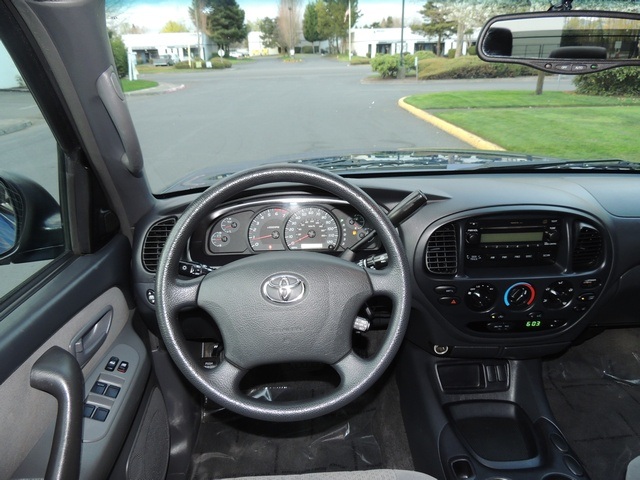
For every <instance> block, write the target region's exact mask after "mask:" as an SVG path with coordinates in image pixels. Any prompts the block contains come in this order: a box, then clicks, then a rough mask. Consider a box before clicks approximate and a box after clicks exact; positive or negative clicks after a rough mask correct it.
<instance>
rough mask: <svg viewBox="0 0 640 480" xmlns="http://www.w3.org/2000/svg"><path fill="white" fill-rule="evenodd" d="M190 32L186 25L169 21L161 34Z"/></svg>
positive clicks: (161, 30)
mask: <svg viewBox="0 0 640 480" xmlns="http://www.w3.org/2000/svg"><path fill="white" fill-rule="evenodd" d="M188 31H189V29H188V28H187V26H186V25H185V24H184V23H181V22H176V21H174V20H169V21H168V22H167V23H165V24H164V27H162V28H161V29H160V33H180V32H188Z"/></svg>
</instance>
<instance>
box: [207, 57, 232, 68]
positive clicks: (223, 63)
mask: <svg viewBox="0 0 640 480" xmlns="http://www.w3.org/2000/svg"><path fill="white" fill-rule="evenodd" d="M209 61H210V62H211V68H213V69H215V70H222V69H224V68H231V62H230V61H229V60H227V59H226V58H220V57H211V58H210V59H209ZM205 66H206V65H205Z"/></svg>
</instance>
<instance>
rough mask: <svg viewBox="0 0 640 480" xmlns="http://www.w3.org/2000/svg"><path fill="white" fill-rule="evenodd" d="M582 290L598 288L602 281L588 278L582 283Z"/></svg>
mask: <svg viewBox="0 0 640 480" xmlns="http://www.w3.org/2000/svg"><path fill="white" fill-rule="evenodd" d="M581 286H582V288H597V287H599V286H600V280H599V279H597V278H587V279H586V280H583V281H582V283H581Z"/></svg>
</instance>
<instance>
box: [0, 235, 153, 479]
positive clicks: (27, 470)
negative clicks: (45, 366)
mask: <svg viewBox="0 0 640 480" xmlns="http://www.w3.org/2000/svg"><path fill="white" fill-rule="evenodd" d="M129 258H130V249H129V247H128V244H127V242H126V241H125V240H124V239H123V238H120V237H116V239H114V240H113V241H112V242H111V244H109V245H107V246H106V247H104V248H103V249H102V250H101V251H100V252H98V253H96V254H93V255H89V256H84V257H78V258H76V259H74V260H73V261H71V262H69V263H68V264H67V265H66V266H65V267H64V268H62V269H61V270H60V271H59V272H58V273H57V275H55V277H54V278H51V279H50V281H49V283H47V284H46V285H44V286H43V287H42V288H40V289H39V290H38V292H37V293H36V294H34V295H32V296H30V297H29V298H28V299H27V300H26V301H25V302H24V303H23V304H22V305H21V306H20V307H19V308H16V309H15V310H14V311H13V312H11V313H10V314H8V315H7V317H6V318H4V319H3V321H2V322H0V338H1V340H0V358H2V362H3V368H2V372H3V373H4V372H8V371H10V370H11V372H10V373H9V375H8V376H6V377H4V376H3V381H2V384H1V385H0V416H1V417H0V418H2V419H3V428H2V429H1V430H0V443H1V444H2V445H3V462H1V463H0V478H34V477H43V476H44V473H45V471H46V466H47V462H48V459H49V454H50V451H51V445H52V436H53V428H54V425H55V421H56V414H57V402H56V400H55V399H54V398H53V397H52V396H50V395H48V394H46V393H43V392H41V391H38V390H36V389H34V388H32V387H31V386H30V381H29V379H30V372H31V368H32V366H33V364H34V362H35V361H36V360H38V358H40V356H41V355H42V354H43V353H44V352H45V351H47V350H48V349H49V348H51V347H52V346H58V347H61V348H63V349H65V350H68V351H70V352H71V353H72V354H78V353H79V352H76V349H77V345H76V343H77V337H78V335H79V334H82V333H83V332H86V331H87V330H91V328H92V326H94V325H95V324H96V322H98V323H99V321H100V320H101V319H103V318H104V317H105V315H107V316H108V317H109V318H110V322H109V326H108V329H107V330H106V333H105V335H104V336H102V335H100V336H101V337H103V338H101V339H100V340H101V343H100V345H99V346H98V347H97V348H95V349H94V351H93V352H92V355H91V356H90V357H88V358H85V362H84V363H85V365H84V367H83V368H82V373H83V377H84V381H85V385H84V401H85V403H86V404H91V405H93V406H94V409H95V410H96V411H97V409H98V408H100V409H102V410H101V411H104V410H107V411H108V413H107V415H106V418H104V419H102V418H100V417H96V418H85V419H84V425H83V445H82V461H81V478H105V477H106V476H107V475H108V474H109V472H110V471H111V469H112V468H113V465H114V463H115V461H116V458H117V455H118V454H119V452H120V450H121V449H122V446H123V444H124V442H125V440H126V437H127V435H128V434H129V430H130V428H131V425H132V420H133V418H134V416H135V414H136V412H137V410H138V407H139V404H140V401H141V399H142V397H143V393H144V390H145V386H146V384H147V380H148V378H149V371H150V359H149V355H148V353H147V351H146V349H145V345H144V344H143V342H142V340H141V339H140V337H139V336H138V335H137V334H136V333H135V331H134V329H133V318H134V310H133V309H132V307H131V304H130V302H129V301H128V299H127V294H126V293H125V292H126V291H127V290H126V285H127V284H128V274H129V269H128V262H129ZM80 272H84V273H80ZM54 291H55V292H56V293H53V292H54ZM70 312H75V313H73V314H72V313H70ZM16 325H22V326H23V328H22V329H19V328H16ZM9 329H11V331H10V332H8V330H9ZM48 330H54V331H53V333H52V334H50V335H49V336H47V338H44V339H43V338H42V336H43V335H42V334H43V331H45V332H46V331H48ZM8 340H11V341H8ZM112 357H117V358H118V362H117V365H116V367H115V369H114V371H109V370H106V369H105V367H107V364H108V363H109V360H110V359H111V358H112ZM122 362H126V366H127V368H126V371H125V372H119V371H118V367H119V366H120V365H121V364H122ZM97 382H101V383H106V384H107V386H108V387H111V389H110V390H109V394H110V395H111V396H107V395H106V393H107V392H106V389H105V391H104V392H102V393H92V392H91V390H92V389H93V388H94V386H95V385H96V383H97ZM114 393H116V395H115V397H114ZM92 414H95V412H92ZM85 415H86V412H85Z"/></svg>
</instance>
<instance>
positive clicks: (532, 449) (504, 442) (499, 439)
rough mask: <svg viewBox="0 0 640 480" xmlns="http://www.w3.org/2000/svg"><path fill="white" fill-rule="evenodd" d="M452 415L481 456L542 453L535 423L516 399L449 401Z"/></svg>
mask: <svg viewBox="0 0 640 480" xmlns="http://www.w3.org/2000/svg"><path fill="white" fill-rule="evenodd" d="M449 415H450V417H451V419H452V423H453V425H454V428H455V429H456V430H457V432H458V434H459V437H460V438H461V439H464V441H465V442H466V444H467V445H468V446H469V448H470V449H471V450H472V451H473V452H474V453H475V454H476V455H477V456H478V457H480V458H483V459H485V460H488V461H491V462H520V461H526V460H530V459H533V458H535V457H536V456H537V455H538V454H539V452H538V447H537V444H536V440H535V435H534V433H533V431H534V430H533V424H532V423H531V420H529V417H528V416H527V415H526V414H525V413H524V412H523V411H522V409H521V408H520V407H518V405H516V404H515V403H511V402H493V401H487V402H478V401H474V402H461V403H456V404H451V405H449ZM545 480H546V479H545ZM563 480H566V479H565V478H563Z"/></svg>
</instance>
